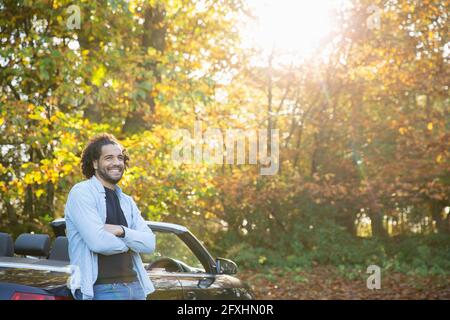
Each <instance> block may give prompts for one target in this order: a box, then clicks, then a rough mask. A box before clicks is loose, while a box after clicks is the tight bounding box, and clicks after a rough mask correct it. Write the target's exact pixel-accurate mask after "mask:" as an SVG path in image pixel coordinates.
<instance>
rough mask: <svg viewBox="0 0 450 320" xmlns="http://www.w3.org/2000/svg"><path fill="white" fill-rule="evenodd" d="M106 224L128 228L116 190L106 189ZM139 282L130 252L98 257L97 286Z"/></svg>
mask: <svg viewBox="0 0 450 320" xmlns="http://www.w3.org/2000/svg"><path fill="white" fill-rule="evenodd" d="M105 197H106V223H107V224H115V225H121V226H125V227H128V224H127V220H126V219H125V215H124V214H123V211H122V208H121V207H120V202H119V198H118V197H117V194H116V192H115V191H114V190H111V189H109V188H106V187H105ZM136 280H137V275H136V271H134V270H133V259H132V256H131V253H130V252H124V253H119V254H114V255H110V256H106V255H102V254H99V255H98V277H97V281H96V282H95V284H105V283H118V282H133V281H136Z"/></svg>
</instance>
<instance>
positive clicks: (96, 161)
mask: <svg viewBox="0 0 450 320" xmlns="http://www.w3.org/2000/svg"><path fill="white" fill-rule="evenodd" d="M92 164H93V165H94V169H95V170H97V169H98V160H94V161H92Z"/></svg>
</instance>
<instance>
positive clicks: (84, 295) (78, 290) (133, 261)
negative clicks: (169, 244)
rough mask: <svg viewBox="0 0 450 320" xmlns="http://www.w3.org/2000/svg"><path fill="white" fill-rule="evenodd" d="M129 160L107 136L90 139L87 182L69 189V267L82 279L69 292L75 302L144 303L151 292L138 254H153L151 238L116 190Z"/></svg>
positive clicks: (86, 152) (85, 154) (130, 201)
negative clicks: (77, 300)
mask: <svg viewBox="0 0 450 320" xmlns="http://www.w3.org/2000/svg"><path fill="white" fill-rule="evenodd" d="M128 160H129V158H128V155H127V153H126V150H125V149H124V148H123V147H122V146H121V145H120V143H119V142H118V141H117V140H116V139H115V137H114V136H112V135H109V134H102V135H99V136H96V137H94V138H93V139H91V140H90V141H89V143H88V145H87V146H86V148H85V149H84V151H83V153H82V157H81V169H82V172H83V175H84V176H85V177H86V178H87V179H88V180H85V181H82V182H80V183H78V184H76V185H75V186H74V187H73V188H72V190H71V191H70V193H69V196H68V198H67V203H66V207H65V212H64V214H65V218H66V230H67V237H68V240H69V256H70V263H71V265H74V266H76V267H78V268H79V272H80V275H81V278H80V281H79V285H78V286H75V287H72V288H71V290H72V294H73V295H74V297H75V299H79V300H81V299H84V300H88V299H89V300H90V299H94V300H145V299H146V296H147V295H148V294H150V293H151V292H153V291H154V290H155V289H154V287H153V284H152V283H151V281H150V279H149V277H148V275H147V272H146V271H145V269H144V266H143V264H142V260H141V257H140V255H139V253H152V252H153V251H154V250H155V235H154V234H153V232H152V231H151V230H150V228H149V227H148V226H147V224H146V223H145V221H144V219H143V218H142V216H141V213H140V211H139V209H138V208H137V206H136V204H135V202H134V200H133V198H131V197H130V196H128V195H126V194H124V193H123V192H122V190H121V189H120V188H119V187H118V186H117V183H118V182H119V181H120V179H121V178H122V175H123V173H124V170H125V169H126V167H127V165H128Z"/></svg>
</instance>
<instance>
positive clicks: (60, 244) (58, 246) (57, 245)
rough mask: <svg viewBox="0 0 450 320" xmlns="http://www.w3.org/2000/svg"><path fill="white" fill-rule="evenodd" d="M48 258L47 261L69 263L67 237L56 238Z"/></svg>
mask: <svg viewBox="0 0 450 320" xmlns="http://www.w3.org/2000/svg"><path fill="white" fill-rule="evenodd" d="M48 258H49V260H61V261H70V258H69V241H68V240H67V237H58V238H56V239H55V242H54V243H53V248H52V251H51V252H50V255H49V256H48Z"/></svg>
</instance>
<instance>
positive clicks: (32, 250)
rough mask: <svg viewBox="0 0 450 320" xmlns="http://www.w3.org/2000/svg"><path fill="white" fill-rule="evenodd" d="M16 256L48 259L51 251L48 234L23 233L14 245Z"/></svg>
mask: <svg viewBox="0 0 450 320" xmlns="http://www.w3.org/2000/svg"><path fill="white" fill-rule="evenodd" d="M14 251H15V252H16V254H21V255H29V256H39V257H47V256H48V253H49V251H50V237H49V236H48V235H47V234H30V233H22V234H21V235H20V236H19V237H18V238H17V239H16V242H15V244H14Z"/></svg>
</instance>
